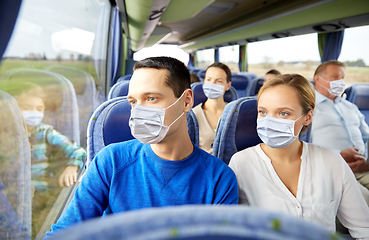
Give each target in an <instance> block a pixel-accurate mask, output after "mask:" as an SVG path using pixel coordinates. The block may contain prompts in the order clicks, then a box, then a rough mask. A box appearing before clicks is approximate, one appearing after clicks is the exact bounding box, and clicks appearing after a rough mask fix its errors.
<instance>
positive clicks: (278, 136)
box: [256, 115, 304, 148]
mask: <svg viewBox="0 0 369 240" xmlns="http://www.w3.org/2000/svg"><path fill="white" fill-rule="evenodd" d="M302 116H304V115H301V117H302ZM301 117H299V118H298V119H296V120H290V119H280V118H274V117H271V116H269V115H267V116H266V117H264V118H258V119H257V127H256V130H257V133H258V135H259V137H260V139H261V140H262V141H263V142H264V143H265V144H266V145H268V146H269V147H271V148H284V147H287V146H289V145H290V144H291V143H293V142H294V141H295V140H296V139H297V136H298V135H299V134H297V136H295V122H296V121H297V120H299V119H300V118H301ZM300 130H301V129H300Z"/></svg>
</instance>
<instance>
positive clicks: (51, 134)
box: [10, 82, 86, 191]
mask: <svg viewBox="0 0 369 240" xmlns="http://www.w3.org/2000/svg"><path fill="white" fill-rule="evenodd" d="M10 94H12V95H13V96H14V98H15V99H16V100H17V102H18V105H19V108H20V110H21V111H22V115H23V119H24V121H25V123H26V125H27V130H28V137H29V141H30V144H31V148H32V152H31V155H32V182H33V184H34V186H35V188H36V190H38V191H44V190H46V189H48V184H49V182H48V181H44V179H45V176H46V175H47V176H48V175H50V176H48V177H49V178H50V179H53V178H55V176H54V174H55V172H57V171H58V169H55V166H54V164H56V163H54V162H52V161H53V160H55V161H61V160H67V163H66V167H65V169H64V171H63V173H62V174H61V175H60V177H59V180H58V184H59V186H60V187H64V186H67V187H69V186H71V185H73V183H75V182H76V181H77V171H78V169H79V168H81V167H82V165H83V163H84V161H85V160H86V151H85V150H84V149H83V148H81V147H80V146H78V145H77V144H76V143H73V142H71V141H70V140H69V139H68V137H66V136H64V135H62V134H61V133H59V132H58V131H57V130H55V129H54V128H53V126H51V125H48V124H45V123H42V119H43V117H44V112H45V101H46V100H45V93H44V91H43V90H42V88H41V87H40V86H38V85H37V84H34V83H30V82H24V83H17V90H16V91H15V90H13V91H12V90H10ZM49 101H50V100H49ZM49 167H51V168H53V170H50V169H48V168H49Z"/></svg>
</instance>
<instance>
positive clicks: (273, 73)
mask: <svg viewBox="0 0 369 240" xmlns="http://www.w3.org/2000/svg"><path fill="white" fill-rule="evenodd" d="M279 75H281V73H280V72H279V71H278V70H275V69H271V70H269V71H268V72H267V73H266V74H265V76H264V82H263V84H265V83H266V82H268V81H269V80H270V79H272V78H275V77H277V76H279Z"/></svg>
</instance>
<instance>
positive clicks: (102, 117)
mask: <svg viewBox="0 0 369 240" xmlns="http://www.w3.org/2000/svg"><path fill="white" fill-rule="evenodd" d="M130 116H131V105H130V103H129V102H128V100H127V98H126V97H116V98H113V99H110V100H108V101H106V102H103V103H102V104H101V105H100V106H99V107H98V108H97V109H96V110H95V112H94V113H93V114H92V116H91V118H90V121H89V123H88V127H87V163H86V165H87V166H88V165H89V164H90V163H91V161H92V159H93V158H94V157H95V155H96V154H97V153H98V152H99V151H100V150H101V149H103V148H104V147H105V146H107V145H109V144H111V143H117V142H123V141H127V140H131V139H133V136H132V135H131V129H130V127H129V125H128V122H129V117H130Z"/></svg>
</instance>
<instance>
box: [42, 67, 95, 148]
mask: <svg viewBox="0 0 369 240" xmlns="http://www.w3.org/2000/svg"><path fill="white" fill-rule="evenodd" d="M45 70H47V71H50V72H55V73H59V74H60V75H62V76H64V77H65V78H67V79H68V80H70V81H71V82H72V84H73V86H74V90H75V91H76V97H77V104H78V111H79V130H80V144H81V146H83V147H86V136H87V123H88V120H89V119H90V116H91V114H92V112H93V111H94V110H95V108H96V107H97V106H98V102H97V98H96V86H95V80H94V78H93V77H92V76H91V75H90V74H89V73H87V72H85V71H83V70H81V69H78V68H73V67H67V66H49V67H47V68H46V69H45ZM91 103H92V104H91Z"/></svg>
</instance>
